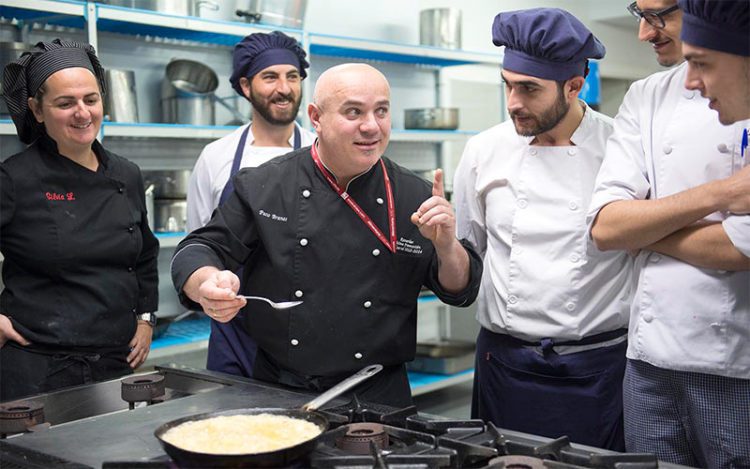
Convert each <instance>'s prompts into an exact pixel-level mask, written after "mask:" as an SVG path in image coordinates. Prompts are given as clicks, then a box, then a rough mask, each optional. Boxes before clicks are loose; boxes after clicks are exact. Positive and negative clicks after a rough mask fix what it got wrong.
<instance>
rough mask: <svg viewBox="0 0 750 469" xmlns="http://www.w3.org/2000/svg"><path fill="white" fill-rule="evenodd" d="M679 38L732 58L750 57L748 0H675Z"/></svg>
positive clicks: (749, 12)
mask: <svg viewBox="0 0 750 469" xmlns="http://www.w3.org/2000/svg"><path fill="white" fill-rule="evenodd" d="M678 5H679V6H680V9H681V10H682V32H681V33H680V39H682V40H683V41H685V42H687V43H688V44H691V45H694V46H698V47H705V48H706V49H713V50H717V51H721V52H726V53H729V54H734V55H742V56H745V57H748V56H750V2H749V1H748V0H723V1H721V2H718V1H716V0H679V1H678Z"/></svg>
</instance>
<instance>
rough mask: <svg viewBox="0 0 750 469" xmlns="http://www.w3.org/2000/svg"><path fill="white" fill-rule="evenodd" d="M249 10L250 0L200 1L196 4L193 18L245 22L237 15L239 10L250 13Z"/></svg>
mask: <svg viewBox="0 0 750 469" xmlns="http://www.w3.org/2000/svg"><path fill="white" fill-rule="evenodd" d="M249 8H250V0H221V1H218V0H217V1H215V2H214V1H209V0H199V1H197V2H195V14H194V15H193V16H198V17H201V18H206V19H209V20H221V21H245V18H244V17H241V16H239V15H237V10H240V11H248V9H249Z"/></svg>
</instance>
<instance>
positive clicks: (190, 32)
mask: <svg viewBox="0 0 750 469" xmlns="http://www.w3.org/2000/svg"><path fill="white" fill-rule="evenodd" d="M0 17H4V18H6V19H11V18H12V19H15V20H16V21H17V22H18V23H17V24H18V25H19V27H20V26H23V25H24V24H30V23H41V24H46V25H55V26H63V27H70V28H77V29H82V30H84V31H85V32H86V34H87V38H88V42H90V43H91V44H92V45H93V46H94V47H96V48H97V50H98V49H99V48H98V47H97V45H98V40H99V37H98V36H99V32H107V33H116V34H125V35H129V36H135V37H143V38H144V39H146V38H165V39H170V40H179V41H192V42H195V43H205V44H214V45H221V46H232V45H234V44H235V43H237V42H238V41H239V40H240V39H242V38H243V37H245V36H246V35H248V34H251V33H254V32H270V31H272V30H278V29H281V30H283V31H284V32H285V33H286V34H288V35H290V36H292V37H295V38H297V39H298V40H300V41H301V42H302V44H303V46H304V47H305V49H307V50H308V51H309V52H310V54H311V56H313V57H314V56H320V57H339V58H352V59H357V60H368V61H370V60H371V61H386V62H392V63H398V64H404V65H413V66H417V67H427V68H432V69H434V70H435V71H436V73H439V70H440V69H441V68H442V67H450V66H457V65H466V64H483V65H490V66H499V65H500V64H501V63H502V55H501V54H496V53H493V54H489V53H482V52H473V51H465V50H450V49H441V48H436V47H429V46H421V45H412V44H401V43H394V42H388V41H377V40H367V39H360V38H351V37H341V36H333V35H326V34H319V33H315V32H310V31H306V30H294V29H283V28H278V27H269V26H263V25H255V24H246V23H240V22H227V21H216V20H209V19H204V18H196V17H185V16H176V15H169V14H164V13H160V12H156V11H150V10H139V9H131V8H125V7H119V6H113V5H106V4H99V3H95V2H85V1H76V0H33V1H30V0H3V2H2V5H0ZM158 45H159V44H158V43H155V44H154V46H155V47H158ZM311 62H313V63H314V59H313V60H311ZM303 86H305V90H304V95H305V96H308V97H309V96H311V95H312V90H311V83H310V82H309V80H306V81H305V82H304V85H303ZM436 102H437V105H439V96H438V95H437V94H436ZM235 129H236V127H231V126H193V125H179V124H161V123H139V124H128V123H115V122H105V123H103V125H102V135H101V136H102V138H103V139H128V138H134V139H193V140H195V139H203V140H215V139H218V138H221V137H223V136H225V135H227V134H229V133H230V132H232V131H234V130H235ZM15 133H16V130H15V127H14V125H13V123H12V122H11V121H10V120H0V135H3V136H10V135H15ZM474 133H475V132H465V131H432V130H403V129H393V130H392V134H391V141H393V142H427V143H432V144H435V145H438V147H439V148H442V147H443V145H442V144H443V143H446V142H461V141H463V140H465V139H467V138H468V137H470V136H471V135H473V134H474ZM439 151H442V150H440V149H439ZM441 159H442V158H441V157H438V159H437V161H438V162H440V161H441ZM183 237H184V233H169V234H159V235H158V238H159V241H160V243H161V246H162V247H163V248H173V247H176V246H177V244H178V243H179V241H181V240H182V238H183ZM419 301H420V302H425V301H437V299H436V298H435V297H431V298H420V299H419ZM154 344H155V346H157V347H155V350H154V351H153V352H152V354H151V357H149V362H154V361H156V360H163V359H164V358H167V357H169V356H173V355H174V354H175V353H188V352H196V351H202V350H203V349H204V348H205V347H207V339H206V338H205V337H201V338H200V339H196V340H188V341H185V342H184V343H181V344H176V343H169V344H167V343H160V342H159V340H157V341H155V343H154ZM159 345H160V346H159ZM472 377H473V370H467V371H464V372H461V373H457V374H455V375H429V374H424V373H415V372H410V380H411V382H412V392H413V394H414V395H418V394H424V393H427V392H430V391H434V390H437V389H441V388H444V387H447V386H451V385H454V384H457V383H461V382H466V381H468V380H471V379H472Z"/></svg>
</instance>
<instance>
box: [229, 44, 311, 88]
mask: <svg viewBox="0 0 750 469" xmlns="http://www.w3.org/2000/svg"><path fill="white" fill-rule="evenodd" d="M306 56H307V54H306V53H305V51H304V50H303V49H302V47H300V45H299V43H298V42H297V41H296V40H295V39H294V38H291V37H289V36H287V35H286V34H284V33H282V32H279V31H274V32H272V33H271V34H265V33H254V34H250V35H249V36H246V37H245V38H244V39H243V40H242V41H240V42H239V43H237V45H236V46H234V54H233V55H232V65H233V72H232V76H231V77H229V82H230V83H231V84H232V88H234V90H235V91H236V92H237V93H239V94H240V96H244V94H242V88H241V87H240V78H242V77H246V78H248V79H252V78H253V76H255V74H256V73H258V72H260V71H261V70H263V69H265V68H268V67H270V66H272V65H281V64H283V65H292V66H294V67H297V70H299V74H300V76H301V77H302V79H304V78H305V77H307V72H306V71H305V69H306V68H307V67H309V66H310V64H309V63H307V60H305V57H306Z"/></svg>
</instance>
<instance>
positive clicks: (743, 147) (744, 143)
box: [740, 129, 747, 158]
mask: <svg viewBox="0 0 750 469" xmlns="http://www.w3.org/2000/svg"><path fill="white" fill-rule="evenodd" d="M746 149H747V129H742V143H741V144H740V156H741V157H743V158H744V157H745V150H746Z"/></svg>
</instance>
